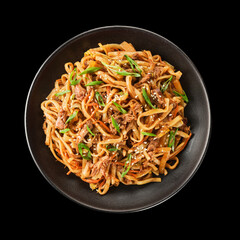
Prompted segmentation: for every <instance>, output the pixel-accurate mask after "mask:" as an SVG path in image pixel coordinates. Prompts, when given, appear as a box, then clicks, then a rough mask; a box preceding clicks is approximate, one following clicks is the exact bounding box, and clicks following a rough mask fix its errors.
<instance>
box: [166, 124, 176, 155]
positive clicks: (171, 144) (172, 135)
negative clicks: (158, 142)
mask: <svg viewBox="0 0 240 240" xmlns="http://www.w3.org/2000/svg"><path fill="white" fill-rule="evenodd" d="M177 131H178V128H177V129H176V131H175V132H173V131H170V136H169V140H168V147H170V148H172V151H174V145H175V135H176V133H177Z"/></svg>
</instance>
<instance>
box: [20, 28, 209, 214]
mask: <svg viewBox="0 0 240 240" xmlns="http://www.w3.org/2000/svg"><path fill="white" fill-rule="evenodd" d="M117 28H118V29H121V28H122V29H131V30H139V31H143V32H147V33H150V34H152V35H155V36H157V37H158V38H161V39H163V40H164V41H166V42H168V43H169V44H170V45H172V46H173V47H174V48H175V49H176V50H177V51H179V52H180V53H181V54H182V55H183V56H184V57H185V58H186V59H187V60H188V62H189V64H190V65H191V67H192V68H193V69H194V71H195V72H196V74H197V76H198V79H199V80H200V83H201V85H202V89H203V92H204V99H205V100H206V103H207V116H208V125H207V137H206V140H205V144H204V147H203V148H202V150H201V155H200V156H199V157H198V161H197V164H196V165H195V167H194V168H193V170H192V171H191V173H190V174H189V176H188V178H186V179H185V180H184V182H183V183H182V184H181V185H180V186H179V187H178V188H177V189H176V190H175V191H173V192H172V193H171V194H169V195H168V196H166V197H164V198H163V199H160V200H158V201H157V202H155V203H152V204H149V205H148V206H144V207H137V208H131V209H127V210H122V209H121V210H119V209H110V208H103V207H97V206H93V205H91V204H86V203H83V202H81V201H79V200H77V199H75V198H74V197H72V196H70V195H69V194H68V193H66V192H65V191H64V190H62V189H61V188H59V187H57V186H56V184H55V183H54V182H53V181H52V180H50V179H49V178H48V176H47V175H46V174H45V173H44V170H43V169H42V168H41V167H40V166H39V165H38V163H37V161H36V159H35V156H34V154H33V151H32V149H31V145H30V141H29V136H28V127H27V114H28V105H29V100H30V96H31V92H32V89H33V86H34V84H35V82H36V80H37V78H38V76H39V73H40V72H41V71H42V69H43V68H44V66H45V65H46V64H47V62H48V61H49V60H51V58H52V57H53V56H54V55H55V54H57V53H58V51H59V50H61V49H62V48H64V47H65V46H67V45H68V44H69V43H71V42H73V41H75V40H76V39H78V38H80V37H82V36H84V35H85V34H89V33H94V32H98V31H102V30H105V29H117ZM24 130H25V137H26V141H27V145H28V149H29V151H30V154H31V156H32V159H33V160H34V162H35V164H36V166H37V168H38V169H39V171H40V172H41V174H42V176H43V177H44V178H45V179H46V180H47V181H48V183H49V184H50V185H51V186H52V187H53V188H54V189H56V190H57V191H58V192H60V193H61V194H62V195H63V196H65V197H67V198H68V199H70V200H72V201H73V202H75V203H77V204H79V205H80V206H84V207H87V208H90V209H94V210H97V211H100V212H114V213H131V212H139V211H143V210H147V209H150V208H152V207H155V206H157V205H160V204H161V203H163V202H165V201H166V200H168V199H170V198H171V197H173V196H174V195H175V194H177V193H178V192H179V191H180V190H181V189H182V188H183V187H184V186H185V185H186V184H187V183H188V182H189V181H190V180H191V178H192V177H193V176H194V175H195V173H196V172H197V170H198V169H199V167H200V166H201V164H202V162H203V160H204V157H205V155H206V153H207V150H208V147H209V143H210V138H211V133H212V117H211V107H210V101H209V97H208V92H207V88H206V85H205V83H204V81H203V78H202V76H201V74H200V73H199V71H198V69H197V67H196V66H195V64H194V63H193V61H192V60H191V59H190V58H189V57H188V56H187V54H186V53H185V52H184V51H183V50H182V49H181V48H179V47H178V46H177V45H176V44H174V43H173V42H172V41H171V40H169V39H167V38H165V37H163V36H162V35H160V34H158V33H155V32H153V31H150V30H147V29H144V28H140V27H135V26H128V25H109V26H102V27H97V28H93V29H89V30H87V31H84V32H81V33H79V34H77V35H75V36H73V37H71V38H70V39H68V40H67V41H65V42H64V43H62V44H61V45H60V46H59V47H57V48H56V49H55V50H54V51H53V52H52V53H51V54H50V55H49V56H48V57H47V58H46V60H45V61H44V62H43V63H42V65H41V66H40V67H39V69H38V71H37V73H36V74H35V76H34V78H33V80H32V82H31V85H30V87H29V90H28V93H27V98H26V102H25V109H24Z"/></svg>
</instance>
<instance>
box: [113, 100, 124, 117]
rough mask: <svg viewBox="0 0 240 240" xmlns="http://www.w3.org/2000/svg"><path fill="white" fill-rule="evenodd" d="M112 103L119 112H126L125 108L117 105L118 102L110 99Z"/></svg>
mask: <svg viewBox="0 0 240 240" xmlns="http://www.w3.org/2000/svg"><path fill="white" fill-rule="evenodd" d="M112 103H113V104H114V105H115V106H116V107H117V109H118V110H119V112H121V113H123V114H126V113H127V111H126V110H125V109H123V108H122V107H121V105H119V104H118V103H116V102H114V101H112Z"/></svg>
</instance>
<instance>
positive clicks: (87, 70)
mask: <svg viewBox="0 0 240 240" xmlns="http://www.w3.org/2000/svg"><path fill="white" fill-rule="evenodd" d="M100 69H101V67H90V68H87V69H86V70H84V71H83V72H81V73H80V74H79V75H83V74H87V73H94V72H96V71H98V70H100Z"/></svg>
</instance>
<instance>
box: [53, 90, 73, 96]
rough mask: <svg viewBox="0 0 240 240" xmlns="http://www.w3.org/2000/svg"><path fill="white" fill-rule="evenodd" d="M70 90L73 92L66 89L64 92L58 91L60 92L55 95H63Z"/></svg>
mask: <svg viewBox="0 0 240 240" xmlns="http://www.w3.org/2000/svg"><path fill="white" fill-rule="evenodd" d="M68 92H71V90H66V91H62V92H58V93H55V96H56V97H58V96H62V95H64V94H66V93H68Z"/></svg>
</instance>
